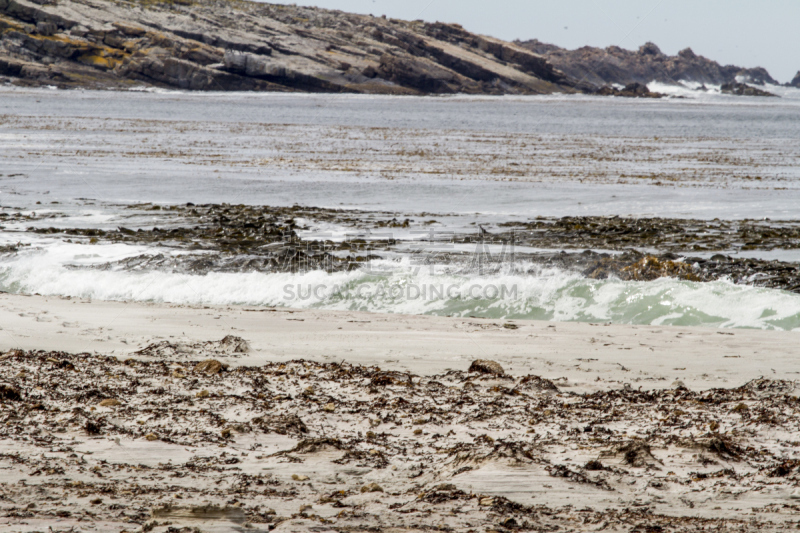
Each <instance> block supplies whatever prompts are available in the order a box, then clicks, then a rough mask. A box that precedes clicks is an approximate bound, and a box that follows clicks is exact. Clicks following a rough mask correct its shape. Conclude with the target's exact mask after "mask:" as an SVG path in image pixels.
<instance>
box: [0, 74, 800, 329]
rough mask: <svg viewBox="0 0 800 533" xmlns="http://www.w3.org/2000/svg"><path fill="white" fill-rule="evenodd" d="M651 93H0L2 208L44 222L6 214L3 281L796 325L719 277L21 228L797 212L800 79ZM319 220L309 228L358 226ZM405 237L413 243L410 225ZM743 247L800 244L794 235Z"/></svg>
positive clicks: (157, 293)
mask: <svg viewBox="0 0 800 533" xmlns="http://www.w3.org/2000/svg"><path fill="white" fill-rule="evenodd" d="M651 88H653V89H655V90H661V91H663V92H667V93H669V94H671V95H674V96H676V97H677V96H680V97H682V98H672V99H667V100H661V101H631V100H624V99H616V98H596V97H586V96H544V97H463V96H459V97H447V98H408V97H364V96H348V95H337V96H330V95H285V94H214V93H212V94H192V93H181V92H169V91H157V92H149V93H141V92H131V93H104V92H92V91H48V90H22V89H13V90H10V89H2V90H0V118H2V122H0V152H1V153H2V154H3V155H2V159H0V164H2V167H0V174H2V175H0V206H2V209H0V211H2V212H7V213H12V212H13V213H16V212H29V213H37V215H42V214H46V213H50V214H52V215H54V218H48V219H45V220H36V221H33V222H30V223H27V222H22V223H5V224H4V223H2V222H0V246H2V245H7V244H13V243H22V244H26V245H27V246H25V247H23V248H22V251H20V252H19V253H16V254H0V290H4V291H10V292H19V293H25V294H34V293H39V294H51V295H69V296H80V297H86V298H93V299H108V300H139V301H157V302H172V303H182V304H220V305H226V304H244V305H256V306H291V307H303V308H320V309H348V310H362V311H369V312H376V313H411V314H433V315H449V316H479V317H489V318H494V319H498V320H503V319H524V318H530V319H542V320H552V321H588V322H613V323H626V324H664V325H667V324H674V325H689V326H706V327H723V328H737V327H746V328H760V329H781V330H800V295H797V294H792V293H789V292H783V291H778V290H770V289H761V288H754V287H748V286H742V285H734V284H732V283H730V282H728V281H725V280H721V281H717V282H713V283H692V282H685V281H678V280H673V279H660V280H657V281H654V282H625V281H620V280H615V279H611V280H589V279H585V278H584V277H583V276H581V275H580V274H579V273H576V272H571V271H563V270H558V269H552V268H551V269H546V268H541V267H537V266H535V265H526V264H516V265H513V266H511V267H509V268H507V269H506V270H503V271H500V272H493V273H482V272H480V271H478V270H475V271H470V270H463V269H462V270H459V271H452V270H449V269H448V267H447V266H446V265H433V266H431V267H428V266H426V267H425V268H420V267H419V265H415V264H414V263H413V262H412V261H411V260H410V258H409V257H408V256H407V255H404V254H403V253H402V252H398V253H397V254H395V255H393V256H392V257H387V258H385V259H381V260H375V261H372V262H370V263H369V264H367V265H365V267H364V268H363V269H360V270H356V271H353V272H348V273H335V274H328V273H325V272H321V271H314V272H306V273H301V274H287V273H259V272H211V273H208V274H206V275H191V274H183V273H175V272H170V271H157V270H156V271H145V272H138V271H131V270H126V269H124V268H117V267H109V266H108V264H109V263H114V262H115V261H119V260H121V259H125V258H128V257H135V256H138V255H143V254H144V255H148V254H149V255H156V254H177V253H186V252H178V251H175V250H170V249H164V248H159V247H148V246H142V245H135V246H131V245H122V244H103V243H99V244H90V243H89V242H88V241H87V240H85V239H84V240H81V239H74V238H73V239H72V240H73V241H74V242H66V238H65V237H64V236H58V235H53V236H47V237H42V236H39V235H35V234H32V233H30V232H27V231H26V230H27V228H28V227H30V226H44V227H49V226H55V227H60V228H106V229H108V228H115V227H117V226H123V225H124V226H126V227H134V228H136V227H143V228H147V227H153V226H156V225H164V224H165V223H167V220H166V219H164V218H163V216H162V215H160V214H159V213H146V212H144V213H143V212H140V211H136V212H134V211H132V210H130V209H129V205H130V204H131V203H135V202H155V203H160V204H177V203H185V202H190V201H191V202H195V203H207V202H214V203H222V202H229V203H248V204H254V205H272V206H285V205H293V204H296V203H297V204H301V205H309V206H320V207H331V208H341V209H361V210H370V211H381V212H385V213H393V214H397V215H398V216H409V217H413V218H414V219H415V220H418V221H421V220H423V219H427V218H436V219H437V221H438V223H439V224H440V226H441V228H443V229H447V230H453V231H465V230H467V229H470V228H474V224H475V223H484V224H496V223H500V222H504V221H509V220H526V219H530V218H533V217H535V216H564V215H582V214H583V215H590V214H591V215H633V216H668V217H678V218H706V219H711V218H726V219H742V218H772V219H792V220H796V219H798V218H800V91H798V90H794V89H788V88H768V89H769V90H773V91H774V92H776V93H780V95H781V96H782V98H780V99H759V98H746V97H733V96H727V95H721V94H719V92H718V88H713V87H712V88H708V89H707V90H705V91H697V90H694V88H692V87H674V86H672V87H661V86H656V85H654V86H652V87H651ZM597 154H602V157H596V156H597ZM519 168H523V169H524V170H523V171H520V170H518V169H519ZM631 176H636V177H635V178H631ZM645 178H647V179H645ZM656 182H658V183H656ZM423 213H424V216H423V215H422V214H423ZM0 220H1V219H0ZM309 222H310V224H311V226H313V229H312V230H310V231H308V232H307V234H306V235H304V237H305V238H315V237H318V236H319V235H320V234H325V235H328V236H331V235H333V236H334V238H335V236H336V235H339V236H341V235H344V234H345V233H347V232H352V228H348V227H338V226H336V225H325V224H316V225H315V223H314V221H309ZM413 229H414V228H411V230H413ZM398 237H399V238H404V239H409V240H410V241H413V240H414V239H416V238H418V237H415V236H414V231H408V232H407V234H404V235H398ZM748 254H749V255H750V256H754V257H762V258H766V259H781V260H786V261H797V259H798V257H797V254H796V252H795V251H794V250H780V249H778V250H772V251H769V252H759V251H758V250H754V251H749V252H748Z"/></svg>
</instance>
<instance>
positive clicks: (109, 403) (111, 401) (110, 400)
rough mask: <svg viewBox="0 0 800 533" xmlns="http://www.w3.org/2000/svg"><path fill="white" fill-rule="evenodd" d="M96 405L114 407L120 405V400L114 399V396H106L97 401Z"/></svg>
mask: <svg viewBox="0 0 800 533" xmlns="http://www.w3.org/2000/svg"><path fill="white" fill-rule="evenodd" d="M97 405H98V406H100V407H116V406H118V405H122V402H121V401H119V400H116V399H114V398H106V399H105V400H103V401H102V402H100V403H98V404H97Z"/></svg>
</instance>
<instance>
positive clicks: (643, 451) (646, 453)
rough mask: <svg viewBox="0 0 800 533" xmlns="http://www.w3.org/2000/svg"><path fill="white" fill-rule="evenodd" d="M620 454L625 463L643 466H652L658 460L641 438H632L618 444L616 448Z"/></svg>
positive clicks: (638, 466) (637, 466)
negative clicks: (620, 444)
mask: <svg viewBox="0 0 800 533" xmlns="http://www.w3.org/2000/svg"><path fill="white" fill-rule="evenodd" d="M617 452H618V453H621V454H622V459H623V461H624V462H625V464H627V465H630V466H633V467H636V468H645V467H650V466H654V465H656V464H658V463H660V461H659V460H658V459H656V458H655V457H654V456H653V453H652V451H651V448H650V445H649V444H647V443H646V442H644V441H641V440H632V441H630V442H627V443H625V444H623V445H622V446H620V447H619V448H618V450H617Z"/></svg>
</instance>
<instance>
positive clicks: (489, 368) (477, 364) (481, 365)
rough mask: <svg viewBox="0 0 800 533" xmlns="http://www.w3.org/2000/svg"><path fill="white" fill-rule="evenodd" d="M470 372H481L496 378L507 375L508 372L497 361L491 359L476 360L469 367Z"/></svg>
mask: <svg viewBox="0 0 800 533" xmlns="http://www.w3.org/2000/svg"><path fill="white" fill-rule="evenodd" d="M469 372H479V373H481V374H494V375H496V376H503V375H505V373H506V371H505V370H503V367H502V366H501V365H500V363H498V362H497V361H492V360H490V359H476V360H475V361H473V362H472V364H471V365H469Z"/></svg>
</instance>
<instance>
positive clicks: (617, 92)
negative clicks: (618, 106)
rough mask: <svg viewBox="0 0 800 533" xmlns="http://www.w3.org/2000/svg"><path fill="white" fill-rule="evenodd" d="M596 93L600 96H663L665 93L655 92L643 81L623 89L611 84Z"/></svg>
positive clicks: (630, 84)
mask: <svg viewBox="0 0 800 533" xmlns="http://www.w3.org/2000/svg"><path fill="white" fill-rule="evenodd" d="M595 94H597V95H599V96H622V97H625V98H663V97H664V96H666V95H664V94H661V93H657V92H653V91H651V90H650V89H648V88H647V85H644V84H643V83H629V84H628V85H626V86H625V87H624V88H622V89H616V88H614V87H611V86H609V85H606V86H605V87H602V88H600V90H598V91H597V92H596V93H595Z"/></svg>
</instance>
